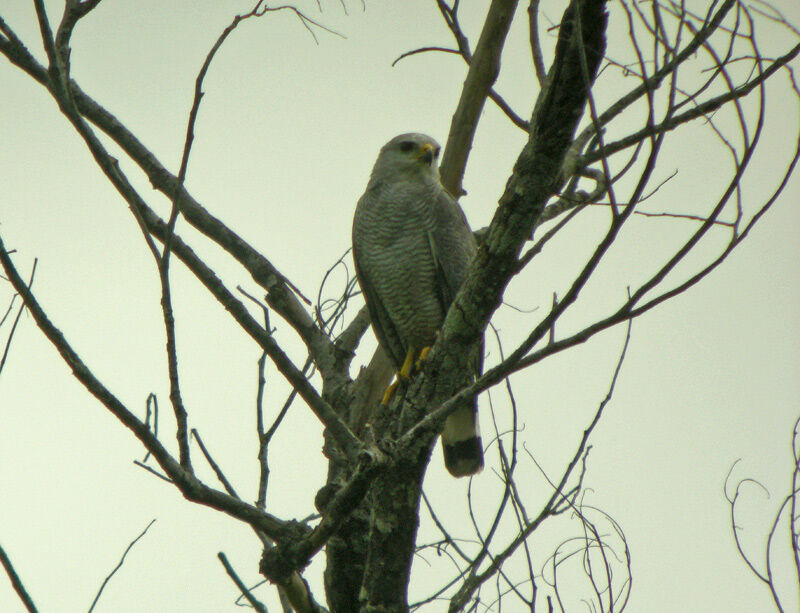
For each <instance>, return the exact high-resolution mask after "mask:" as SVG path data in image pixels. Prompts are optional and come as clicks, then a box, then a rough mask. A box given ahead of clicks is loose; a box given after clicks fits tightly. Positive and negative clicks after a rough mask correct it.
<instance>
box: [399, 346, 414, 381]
mask: <svg viewBox="0 0 800 613" xmlns="http://www.w3.org/2000/svg"><path fill="white" fill-rule="evenodd" d="M413 366H414V349H412V348H411V347H409V348H408V351H407V352H406V359H405V361H404V362H403V365H402V366H401V367H400V372H398V373H397V376H398V377H399V378H400V379H408V378H409V377H410V376H411V369H412V368H413Z"/></svg>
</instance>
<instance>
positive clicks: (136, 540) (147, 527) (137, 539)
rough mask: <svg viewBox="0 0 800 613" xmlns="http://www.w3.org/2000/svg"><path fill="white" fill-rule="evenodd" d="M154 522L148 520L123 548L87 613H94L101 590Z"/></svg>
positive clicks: (153, 520)
mask: <svg viewBox="0 0 800 613" xmlns="http://www.w3.org/2000/svg"><path fill="white" fill-rule="evenodd" d="M155 522H156V520H155V519H151V520H150V523H149V524H147V525H146V526H145V528H144V530H142V531H141V532H140V533H139V536H137V537H136V538H135V539H133V540H132V541H131V542H130V543H128V546H127V547H126V548H125V551H123V552H122V557H121V558H120V559H119V562H118V563H117V565H116V566H115V567H114V570H112V571H111V572H110V573H109V574H108V575H107V576H106V578H105V579H103V583H102V584H101V585H100V589H99V590H97V594H96V595H95V597H94V600H93V601H92V604H91V606H90V607H89V613H92V611H94V607H95V605H96V604H97V601H98V600H100V596H101V595H102V593H103V590H104V589H105V588H106V585H107V584H108V582H109V581H110V580H111V577H113V576H114V574H115V573H116V572H117V571H118V570H119V569H120V568H122V565H123V564H124V563H125V557H126V556H127V555H128V552H129V551H130V550H131V549H133V546H134V545H135V544H136V543H137V542H138V541H139V539H141V538H142V537H143V536H144V535H145V534H147V531H148V530H149V529H150V526H152V525H153V524H154V523H155Z"/></svg>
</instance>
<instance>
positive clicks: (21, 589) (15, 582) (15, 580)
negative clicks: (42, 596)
mask: <svg viewBox="0 0 800 613" xmlns="http://www.w3.org/2000/svg"><path fill="white" fill-rule="evenodd" d="M0 564H2V565H3V568H4V569H5V571H6V574H7V575H8V578H9V579H10V580H11V586H12V587H13V588H14V591H15V592H16V593H17V596H19V599H20V600H21V601H22V604H23V605H24V606H25V608H26V609H27V610H28V613H37V611H38V610H37V608H36V605H34V604H33V599H32V598H31V597H30V594H28V592H27V590H26V589H25V586H24V585H22V580H21V579H20V578H19V575H17V571H16V570H14V565H13V564H12V563H11V559H10V558H9V557H8V554H7V553H6V552H5V549H3V547H2V546H0Z"/></svg>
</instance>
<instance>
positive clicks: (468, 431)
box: [442, 401, 483, 477]
mask: <svg viewBox="0 0 800 613" xmlns="http://www.w3.org/2000/svg"><path fill="white" fill-rule="evenodd" d="M442 449H443V450H444V465H445V466H446V467H447V470H448V471H449V472H450V474H451V475H453V476H454V477H466V476H468V475H474V474H475V473H477V472H480V471H481V470H482V469H483V446H482V444H481V432H480V428H479V426H478V403H477V402H475V401H473V402H471V403H470V404H468V405H465V406H463V407H459V408H458V409H456V411H455V412H454V413H452V414H451V415H450V416H449V417H448V418H447V420H446V421H445V422H444V430H442Z"/></svg>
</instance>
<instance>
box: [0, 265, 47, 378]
mask: <svg viewBox="0 0 800 613" xmlns="http://www.w3.org/2000/svg"><path fill="white" fill-rule="evenodd" d="M37 262H38V260H37V259H36V258H34V260H33V266H32V267H31V278H30V279H29V280H28V286H27V287H28V289H30V288H31V287H32V286H33V276H34V275H35V274H36V263H37ZM14 298H16V296H13V297H12V299H11V304H9V305H8V311H6V313H5V315H3V319H2V321H0V325H2V324H3V322H4V321H5V320H6V317H8V314H9V313H10V312H11V308H12V307H13V306H14ZM24 310H25V302H24V301H23V302H22V304H20V305H19V310H18V311H17V316H16V317H15V318H14V323H13V324H11V330H10V331H9V333H8V338H7V339H6V346H5V348H4V349H3V355H2V357H0V373H2V372H3V367H4V366H5V365H6V359H8V352H9V350H10V349H11V340H12V339H13V338H14V332H15V331H16V329H17V324H18V323H19V318H20V317H22V312H23V311H24Z"/></svg>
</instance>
